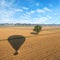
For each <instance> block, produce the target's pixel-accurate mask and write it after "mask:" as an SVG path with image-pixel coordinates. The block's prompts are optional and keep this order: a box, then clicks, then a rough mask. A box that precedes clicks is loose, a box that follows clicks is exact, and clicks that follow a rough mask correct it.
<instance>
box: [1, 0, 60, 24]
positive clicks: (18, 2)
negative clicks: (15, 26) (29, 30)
mask: <svg viewBox="0 0 60 60" xmlns="http://www.w3.org/2000/svg"><path fill="white" fill-rule="evenodd" d="M0 23H32V24H60V0H0Z"/></svg>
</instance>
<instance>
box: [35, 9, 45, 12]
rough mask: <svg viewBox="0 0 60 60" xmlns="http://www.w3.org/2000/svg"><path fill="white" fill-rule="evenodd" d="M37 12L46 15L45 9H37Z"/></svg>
mask: <svg viewBox="0 0 60 60" xmlns="http://www.w3.org/2000/svg"><path fill="white" fill-rule="evenodd" d="M36 12H38V13H45V11H44V10H43V9H37V10H36Z"/></svg>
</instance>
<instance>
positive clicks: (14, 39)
mask: <svg viewBox="0 0 60 60" xmlns="http://www.w3.org/2000/svg"><path fill="white" fill-rule="evenodd" d="M8 41H9V43H10V44H11V45H12V47H13V48H14V49H15V51H16V52H15V53H14V55H17V54H18V50H19V48H20V47H21V45H22V44H23V43H24V42H25V37H24V36H21V35H12V36H10V37H9V38H8Z"/></svg>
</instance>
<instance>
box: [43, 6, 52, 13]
mask: <svg viewBox="0 0 60 60" xmlns="http://www.w3.org/2000/svg"><path fill="white" fill-rule="evenodd" d="M43 9H44V10H45V11H48V12H51V9H49V8H47V7H44V8H43Z"/></svg>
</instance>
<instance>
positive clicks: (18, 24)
mask: <svg viewBox="0 0 60 60" xmlns="http://www.w3.org/2000/svg"><path fill="white" fill-rule="evenodd" d="M35 25H41V26H60V24H26V23H23V24H21V23H16V24H13V23H3V24H0V26H35Z"/></svg>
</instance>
